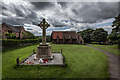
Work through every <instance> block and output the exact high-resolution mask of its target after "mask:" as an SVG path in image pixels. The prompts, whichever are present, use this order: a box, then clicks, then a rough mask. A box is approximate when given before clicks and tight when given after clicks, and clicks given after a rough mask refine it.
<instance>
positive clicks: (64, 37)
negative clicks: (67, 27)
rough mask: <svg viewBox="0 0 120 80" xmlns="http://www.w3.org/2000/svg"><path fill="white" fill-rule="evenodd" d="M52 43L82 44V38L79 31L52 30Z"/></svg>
mask: <svg viewBox="0 0 120 80" xmlns="http://www.w3.org/2000/svg"><path fill="white" fill-rule="evenodd" d="M51 37H52V43H54V44H83V43H84V40H83V39H82V36H81V34H80V33H76V32H75V31H53V32H52V34H51Z"/></svg>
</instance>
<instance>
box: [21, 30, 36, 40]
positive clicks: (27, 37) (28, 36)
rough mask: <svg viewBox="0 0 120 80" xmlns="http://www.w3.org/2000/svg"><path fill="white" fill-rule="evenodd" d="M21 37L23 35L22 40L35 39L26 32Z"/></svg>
mask: <svg viewBox="0 0 120 80" xmlns="http://www.w3.org/2000/svg"><path fill="white" fill-rule="evenodd" d="M22 35H23V39H34V38H35V36H34V34H32V33H30V32H28V31H26V33H22Z"/></svg>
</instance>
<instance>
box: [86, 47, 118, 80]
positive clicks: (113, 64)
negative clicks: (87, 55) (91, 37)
mask: <svg viewBox="0 0 120 80" xmlns="http://www.w3.org/2000/svg"><path fill="white" fill-rule="evenodd" d="M86 46H89V47H91V48H94V49H97V50H99V51H101V52H103V53H104V54H106V55H107V56H108V63H109V65H108V70H109V73H110V80H113V79H112V78H117V79H118V80H120V72H118V69H120V57H118V56H116V55H114V54H112V53H108V52H106V51H104V50H102V49H99V48H95V47H93V46H91V45H86ZM118 64H119V65H118Z"/></svg>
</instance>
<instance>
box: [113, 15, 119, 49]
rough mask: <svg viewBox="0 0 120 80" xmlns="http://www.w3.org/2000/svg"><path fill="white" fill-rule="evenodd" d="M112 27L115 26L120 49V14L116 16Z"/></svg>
mask: <svg viewBox="0 0 120 80" xmlns="http://www.w3.org/2000/svg"><path fill="white" fill-rule="evenodd" d="M112 27H115V29H116V32H117V40H118V44H119V49H120V14H119V15H118V16H117V17H115V21H113V25H112Z"/></svg>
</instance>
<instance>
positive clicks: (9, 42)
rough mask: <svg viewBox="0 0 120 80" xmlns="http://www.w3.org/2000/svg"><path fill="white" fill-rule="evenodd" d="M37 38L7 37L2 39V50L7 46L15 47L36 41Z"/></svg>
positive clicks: (7, 47)
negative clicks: (18, 38)
mask: <svg viewBox="0 0 120 80" xmlns="http://www.w3.org/2000/svg"><path fill="white" fill-rule="evenodd" d="M38 42H39V41H38V39H25V40H16V39H7V40H2V47H3V51H4V50H6V49H9V48H17V47H19V46H21V45H23V46H24V45H29V44H33V43H38Z"/></svg>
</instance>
